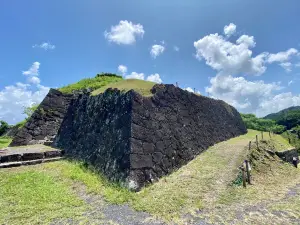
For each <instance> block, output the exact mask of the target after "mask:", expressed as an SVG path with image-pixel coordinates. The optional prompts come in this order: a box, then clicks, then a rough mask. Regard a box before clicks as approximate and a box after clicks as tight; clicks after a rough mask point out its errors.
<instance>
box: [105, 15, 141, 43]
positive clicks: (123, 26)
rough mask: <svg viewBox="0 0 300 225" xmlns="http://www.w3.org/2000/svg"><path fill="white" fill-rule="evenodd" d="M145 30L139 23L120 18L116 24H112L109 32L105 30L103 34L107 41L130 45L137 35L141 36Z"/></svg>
mask: <svg viewBox="0 0 300 225" xmlns="http://www.w3.org/2000/svg"><path fill="white" fill-rule="evenodd" d="M144 33H145V31H144V28H143V26H142V25H141V24H133V23H132V22H130V21H127V20H121V21H120V22H119V24H118V25H115V26H112V27H111V29H110V32H107V31H105V32H104V36H105V38H106V39H107V40H108V41H109V42H114V43H116V44H119V45H120V44H123V45H131V44H134V43H135V42H136V38H137V37H141V38H142V37H143V35H144Z"/></svg>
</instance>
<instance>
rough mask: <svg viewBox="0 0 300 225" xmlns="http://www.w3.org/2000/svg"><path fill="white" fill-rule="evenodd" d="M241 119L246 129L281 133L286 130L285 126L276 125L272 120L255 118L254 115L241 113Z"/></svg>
mask: <svg viewBox="0 0 300 225" xmlns="http://www.w3.org/2000/svg"><path fill="white" fill-rule="evenodd" d="M241 116H242V119H243V121H244V123H245V125H246V127H247V129H253V130H260V131H272V132H274V133H282V132H284V131H285V130H286V128H285V126H282V125H279V124H277V123H276V122H275V121H274V120H270V119H261V118H257V117H256V116H255V115H254V114H243V113H241Z"/></svg>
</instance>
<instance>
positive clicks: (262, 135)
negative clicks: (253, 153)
mask: <svg viewBox="0 0 300 225" xmlns="http://www.w3.org/2000/svg"><path fill="white" fill-rule="evenodd" d="M261 140H264V132H263V131H262V132H261Z"/></svg>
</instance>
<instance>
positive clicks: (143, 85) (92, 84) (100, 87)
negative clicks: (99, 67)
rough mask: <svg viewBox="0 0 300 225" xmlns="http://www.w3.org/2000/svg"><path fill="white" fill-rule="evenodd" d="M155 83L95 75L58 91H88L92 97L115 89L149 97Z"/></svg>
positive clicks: (104, 74)
mask: <svg viewBox="0 0 300 225" xmlns="http://www.w3.org/2000/svg"><path fill="white" fill-rule="evenodd" d="M154 84H155V83H153V82H150V81H144V80H137V79H127V80H124V79H123V78H122V76H119V75H116V74H112V73H102V74H97V76H96V77H94V78H86V79H82V80H80V81H78V82H77V83H73V84H69V85H67V86H64V87H61V88H59V89H58V90H59V91H61V92H63V93H68V94H70V93H72V92H73V91H80V90H85V89H89V90H90V91H93V92H92V94H93V95H98V94H101V93H103V92H104V91H105V90H106V89H108V88H117V89H119V90H121V91H124V92H127V91H129V90H132V89H133V90H135V91H136V92H138V93H140V94H141V95H144V96H150V95H151V92H150V90H151V88H152V87H153V86H154Z"/></svg>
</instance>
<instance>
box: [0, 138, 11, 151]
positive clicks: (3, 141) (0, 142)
mask: <svg viewBox="0 0 300 225" xmlns="http://www.w3.org/2000/svg"><path fill="white" fill-rule="evenodd" d="M11 141H12V139H11V138H9V137H0V149H1V148H5V147H7V146H8V145H9V144H10V142H11Z"/></svg>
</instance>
